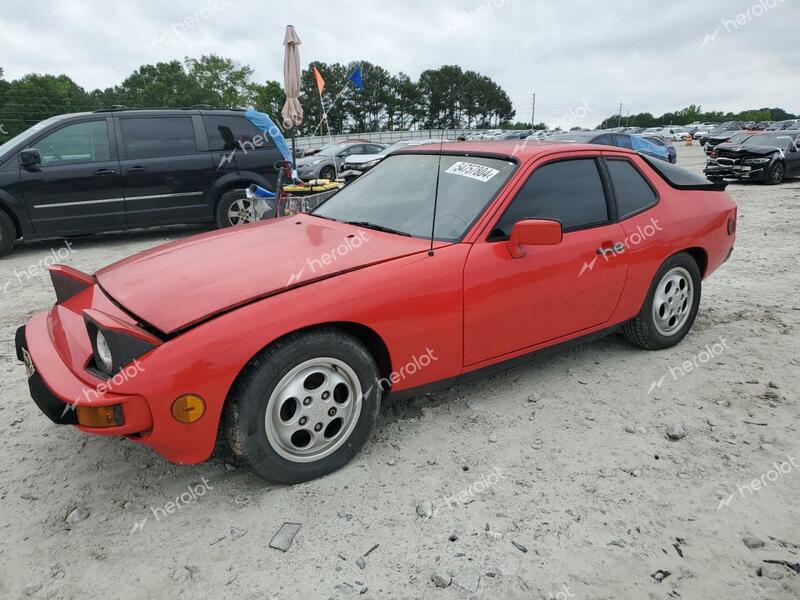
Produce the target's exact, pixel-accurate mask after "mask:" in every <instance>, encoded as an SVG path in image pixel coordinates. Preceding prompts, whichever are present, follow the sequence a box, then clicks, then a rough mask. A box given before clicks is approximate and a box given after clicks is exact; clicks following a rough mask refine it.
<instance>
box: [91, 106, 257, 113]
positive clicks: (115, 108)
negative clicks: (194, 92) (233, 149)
mask: <svg viewBox="0 0 800 600" xmlns="http://www.w3.org/2000/svg"><path fill="white" fill-rule="evenodd" d="M121 110H234V111H244V110H245V109H244V108H230V107H228V108H224V107H221V106H212V105H210V104H194V105H192V106H183V107H180V106H156V107H148V108H128V107H127V106H125V105H123V104H114V105H112V106H107V107H105V108H98V109H97V110H95V111H93V112H96V113H104V112H115V111H121Z"/></svg>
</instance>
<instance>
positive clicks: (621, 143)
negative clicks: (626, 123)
mask: <svg viewBox="0 0 800 600" xmlns="http://www.w3.org/2000/svg"><path fill="white" fill-rule="evenodd" d="M614 145H615V146H618V147H620V148H628V149H629V150H632V149H633V144H632V143H631V138H629V137H628V136H627V135H615V136H614Z"/></svg>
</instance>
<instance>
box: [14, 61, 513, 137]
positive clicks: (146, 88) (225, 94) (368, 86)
mask: <svg viewBox="0 0 800 600" xmlns="http://www.w3.org/2000/svg"><path fill="white" fill-rule="evenodd" d="M359 66H360V67H361V72H362V78H363V81H364V84H365V87H364V89H360V90H358V89H354V88H353V86H352V85H348V86H347V87H346V88H345V83H346V82H347V77H348V75H350V74H351V73H352V72H353V71H354V70H355V69H356V67H359ZM313 67H317V69H319V71H320V73H321V74H322V76H323V78H324V79H325V84H326V85H325V90H324V92H323V95H322V102H324V104H325V106H326V108H327V110H328V120H327V125H328V126H330V128H331V132H332V133H335V134H336V133H348V132H356V131H386V130H395V129H413V128H423V129H429V128H461V127H469V128H488V127H504V126H511V121H512V119H513V118H514V115H515V112H514V108H513V106H512V103H511V100H510V98H509V97H508V94H507V93H506V92H505V91H504V90H503V89H502V88H501V87H500V86H499V85H498V84H497V83H495V82H494V81H493V80H492V79H491V78H489V77H487V76H485V75H481V74H480V73H476V72H474V71H469V70H467V71H465V70H463V69H462V68H461V67H459V66H456V65H445V66H442V67H440V68H438V69H429V70H426V71H424V72H423V73H422V74H421V75H420V76H419V78H418V79H417V80H416V81H414V80H412V79H411V77H409V76H408V75H407V74H405V73H402V72H401V73H398V74H396V75H395V74H392V73H389V72H388V71H387V70H386V69H384V68H383V67H380V66H379V65H374V64H372V63H369V62H365V61H362V62H351V63H348V64H340V63H332V64H326V63H323V62H314V63H311V64H310V65H309V67H308V68H307V69H305V70H304V71H303V72H302V79H301V92H300V102H301V104H302V106H303V109H304V111H305V115H306V116H305V120H304V123H303V126H302V127H301V128H300V131H299V133H300V134H301V135H304V134H310V133H312V132H313V131H314V130H315V128H316V126H317V124H318V123H319V122H320V120H321V118H322V106H321V103H320V98H319V95H318V92H317V88H316V83H315V79H314V74H313ZM342 90H344V92H343V93H342V94H341V95H340V96H339V98H338V99H337V98H336V96H337V95H338V94H339V92H340V91H342ZM284 100H285V96H284V92H283V86H282V84H281V83H280V82H278V81H265V82H264V83H258V82H255V81H253V69H252V68H251V67H249V66H248V65H242V64H240V63H238V62H236V61H234V60H231V59H229V58H224V57H221V56H217V55H214V54H210V55H206V56H201V57H200V58H199V59H195V58H185V59H184V60H183V61H179V60H173V61H170V62H160V63H156V64H147V65H142V66H141V67H139V68H138V69H136V70H135V71H134V72H133V73H131V74H130V75H129V76H128V77H126V78H125V79H124V80H123V81H122V82H121V83H120V84H118V85H115V86H113V87H109V88H106V89H95V90H88V91H87V90H85V89H84V88H83V87H81V86H80V85H79V84H78V83H76V82H75V81H73V80H72V79H71V78H69V77H67V76H66V75H39V74H31V75H26V76H24V77H21V78H19V79H16V80H13V81H7V80H6V79H5V78H4V76H3V70H2V68H0V125H1V126H2V127H0V141H2V140H4V139H8V138H9V137H11V136H13V135H16V134H17V133H19V132H21V131H23V130H25V129H27V128H28V127H30V126H31V125H34V124H35V123H38V122H39V121H42V120H44V119H46V118H48V117H51V116H54V115H58V114H63V113H69V112H82V111H92V110H97V109H99V108H105V107H110V106H115V105H122V106H126V107H128V108H178V107H189V106H196V105H210V106H215V107H222V108H235V107H247V106H253V107H255V108H256V109H258V110H261V111H264V112H266V113H268V114H269V115H271V116H272V117H273V119H274V120H275V121H276V122H279V120H280V111H281V108H282V106H283V102H284ZM325 133H327V128H326V129H325Z"/></svg>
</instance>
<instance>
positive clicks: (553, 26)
mask: <svg viewBox="0 0 800 600" xmlns="http://www.w3.org/2000/svg"><path fill="white" fill-rule="evenodd" d="M1 2H2V3H1V4H0V39H2V40H3V52H2V58H0V66H2V67H4V69H5V71H6V77H11V78H14V77H19V76H21V75H24V74H26V73H29V72H40V73H41V72H48V73H66V74H67V75H69V76H70V77H72V78H73V79H74V80H75V81H76V82H78V83H79V84H80V85H82V86H84V87H85V88H87V89H91V88H95V87H101V88H104V87H109V86H111V85H114V84H116V83H119V82H120V81H121V80H122V79H123V78H124V77H125V76H127V75H128V74H129V73H130V72H131V71H133V70H134V69H135V68H137V67H139V66H140V65H142V64H145V63H152V62H156V61H165V60H172V59H183V57H184V56H199V55H201V54H206V53H210V52H214V53H217V54H221V55H223V56H227V57H230V58H233V59H236V60H238V61H240V62H242V63H247V64H249V65H251V66H252V67H253V68H254V69H255V75H256V78H257V79H258V80H263V79H277V80H280V78H281V73H282V71H281V68H282V60H283V47H282V45H281V42H282V39H283V30H284V27H285V25H286V24H287V23H292V24H294V25H295V27H296V28H297V31H298V34H299V35H300V37H301V39H302V40H303V45H302V46H301V58H302V60H303V61H304V62H305V63H308V62H309V61H311V60H321V61H325V62H335V61H339V62H348V61H350V60H358V59H361V60H368V61H371V62H373V63H377V64H380V65H381V66H384V67H386V68H387V69H389V70H390V71H392V72H398V71H404V72H406V73H408V74H409V75H411V76H412V77H416V76H418V75H419V73H420V72H421V71H423V70H424V69H427V68H435V67H438V66H440V65H442V64H458V65H460V66H462V67H463V68H464V69H472V70H476V71H479V72H481V73H483V74H486V75H488V76H490V77H492V78H493V79H495V80H496V81H497V82H498V83H499V84H500V85H501V86H503V88H504V89H505V90H506V91H507V92H508V93H509V95H510V96H511V98H512V100H513V101H514V104H515V107H516V109H517V112H518V117H519V118H520V119H521V120H528V119H529V118H530V110H531V108H530V105H531V96H530V94H531V93H532V92H534V91H535V92H536V93H537V102H536V120H537V121H540V120H545V121H548V122H554V121H555V120H556V119H558V118H560V117H562V116H563V115H565V114H566V113H567V112H568V111H569V109H570V108H572V107H575V106H578V105H580V104H581V103H582V102H584V101H585V102H587V103H588V104H589V105H591V106H592V107H593V108H594V110H595V112H594V113H592V114H590V115H589V116H588V117H586V120H585V122H584V123H582V124H585V125H594V124H596V123H597V122H599V121H600V120H601V119H602V118H603V117H605V116H607V115H608V114H611V113H614V112H616V110H617V107H618V103H619V102H622V103H623V105H624V106H623V113H625V112H627V111H628V110H630V111H631V112H640V111H650V112H653V113H655V114H660V113H661V112H664V111H667V110H672V109H677V108H681V107H684V106H687V105H689V104H692V103H694V104H700V105H702V106H703V107H704V108H705V109H720V110H741V109H745V108H755V107H761V106H770V107H773V106H780V107H783V108H786V109H787V110H789V111H791V112H800V106H799V105H798V104H800V102H798V99H797V94H796V91H797V89H800V70H798V69H797V65H798V64H800V46H798V45H797V44H796V41H797V35H796V24H797V22H798V19H799V18H800V3H797V2H795V1H794V0H732V1H720V0H717V1H709V2H705V3H698V2H693V1H690V0H682V1H679V2H673V3H665V2H662V1H659V0H620V1H617V2H614V3H598V2H594V1H590V0H587V1H585V2H582V1H577V0H562V1H560V2H558V3H544V2H536V3H534V2H529V1H527V0H463V1H451V2H447V3H444V2H430V0H408V1H402V0H394V1H383V2H364V1H362V0H359V1H358V2H356V1H353V0H347V1H340V2H336V3H320V2H311V1H310V0H295V1H293V2H264V1H263V0H260V1H259V0H178V1H170V2H165V1H164V0H140V1H137V2H136V3H133V2H130V3H123V2H116V3H110V4H109V3H101V2H96V3H95V2H85V1H84V2H81V1H78V0H60V1H59V2H46V3H44V2H41V3H40V2H33V3H29V4H28V5H26V7H25V10H19V7H18V6H17V3H13V6H12V3H11V1H10V0H1ZM759 4H761V7H762V8H761V9H760V10H759V9H756V8H755V7H756V6H757V5H759ZM765 6H773V7H772V8H770V9H769V10H764V7H765ZM748 10H749V11H750V13H749V14H750V18H749V19H748V20H747V22H746V24H744V25H742V26H740V27H736V28H733V27H731V26H730V25H729V26H728V28H727V29H726V28H725V26H724V25H723V19H725V20H727V21H728V22H729V23H730V22H731V21H732V20H735V19H736V17H737V15H740V14H747V11H748ZM209 12H212V13H213V14H211V15H210V16H206V15H209ZM756 13H759V14H758V15H756ZM187 18H193V19H194V24H193V25H192V26H191V27H185V23H186V21H185V20H186V19H187ZM182 24H183V25H184V29H185V31H183V30H182V29H181V26H182ZM720 27H722V29H721V30H720V31H719V33H718V35H717V36H716V37H715V38H714V40H713V41H710V42H708V43H706V44H705V45H703V41H704V39H705V37H706V35H713V33H714V31H715V30H717V29H719V28H720ZM176 31H177V33H176ZM154 40H156V42H155V43H154Z"/></svg>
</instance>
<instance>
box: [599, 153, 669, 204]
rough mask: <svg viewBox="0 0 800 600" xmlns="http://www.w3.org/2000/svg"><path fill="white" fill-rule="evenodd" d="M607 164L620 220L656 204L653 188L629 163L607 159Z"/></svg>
mask: <svg viewBox="0 0 800 600" xmlns="http://www.w3.org/2000/svg"><path fill="white" fill-rule="evenodd" d="M607 164H608V172H609V175H610V176H611V184H612V185H613V186H614V196H616V198H617V211H618V212H619V218H620V219H625V218H627V217H630V216H631V215H634V214H636V213H639V212H642V211H643V210H645V209H646V208H649V207H651V206H653V205H654V204H655V203H656V202H658V197H657V196H656V193H655V192H654V191H653V188H652V187H650V184H649V183H647V181H646V180H645V179H644V177H643V176H642V174H641V173H639V171H638V170H636V167H634V166H633V165H632V164H631V163H630V162H628V161H627V160H624V159H609V160H608V161H607Z"/></svg>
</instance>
